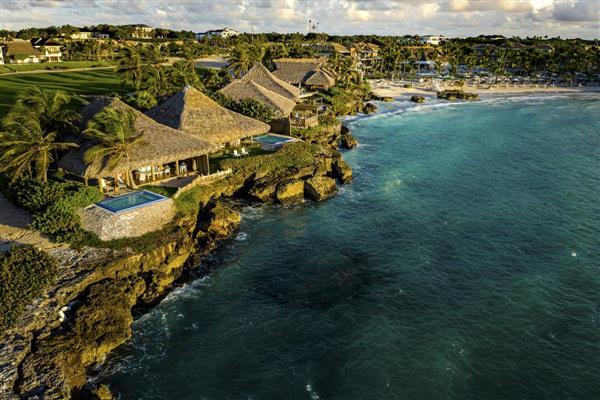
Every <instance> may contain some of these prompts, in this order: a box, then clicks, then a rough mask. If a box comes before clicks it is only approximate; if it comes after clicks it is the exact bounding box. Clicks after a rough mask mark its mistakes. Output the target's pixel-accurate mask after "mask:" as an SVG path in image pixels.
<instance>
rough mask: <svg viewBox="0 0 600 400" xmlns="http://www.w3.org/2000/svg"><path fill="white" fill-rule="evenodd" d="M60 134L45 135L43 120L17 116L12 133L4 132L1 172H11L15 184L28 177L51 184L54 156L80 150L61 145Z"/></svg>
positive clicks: (0, 136) (0, 140) (1, 134)
mask: <svg viewBox="0 0 600 400" xmlns="http://www.w3.org/2000/svg"><path fill="white" fill-rule="evenodd" d="M57 137H58V132H57V131H50V132H48V131H44V129H42V123H41V121H40V116H39V115H36V114H34V113H24V114H20V115H18V116H15V117H14V118H13V119H12V121H11V124H10V130H9V131H7V132H0V148H1V149H2V152H1V153H2V155H1V156H0V172H8V173H9V174H10V175H11V176H12V180H13V181H14V180H15V179H17V178H19V177H21V176H23V175H25V174H27V175H29V177H33V176H34V175H35V177H36V178H38V179H40V180H42V181H43V182H47V181H48V168H49V167H50V164H51V163H52V161H54V157H53V155H52V154H53V153H55V152H57V151H58V150H66V149H69V148H74V147H77V145H76V144H75V143H68V142H57V141H56V140H57Z"/></svg>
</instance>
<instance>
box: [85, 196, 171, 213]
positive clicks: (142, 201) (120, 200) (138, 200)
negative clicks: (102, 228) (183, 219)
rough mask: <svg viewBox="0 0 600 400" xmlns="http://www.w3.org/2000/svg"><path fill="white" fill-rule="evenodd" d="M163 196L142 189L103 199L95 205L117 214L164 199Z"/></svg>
mask: <svg viewBox="0 0 600 400" xmlns="http://www.w3.org/2000/svg"><path fill="white" fill-rule="evenodd" d="M166 199H167V198H166V197H165V196H161V195H160V194H156V193H152V192H148V191H146V190H143V191H141V192H134V193H129V194H126V195H123V196H119V197H113V198H110V199H107V200H103V201H101V202H100V203H96V205H97V206H98V207H100V208H103V209H105V210H107V211H110V212H112V213H115V214H118V213H121V212H123V211H129V210H132V209H134V208H140V207H145V206H147V205H150V204H154V203H158V202H160V201H163V200H166Z"/></svg>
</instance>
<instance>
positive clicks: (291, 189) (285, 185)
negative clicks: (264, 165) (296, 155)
mask: <svg viewBox="0 0 600 400" xmlns="http://www.w3.org/2000/svg"><path fill="white" fill-rule="evenodd" d="M277 201H278V202H279V203H281V204H283V205H285V206H292V205H297V204H301V203H302V202H303V201H304V181H302V180H300V179H288V180H285V181H282V182H280V183H279V185H277Z"/></svg>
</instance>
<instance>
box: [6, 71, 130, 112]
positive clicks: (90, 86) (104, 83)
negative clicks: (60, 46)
mask: <svg viewBox="0 0 600 400" xmlns="http://www.w3.org/2000/svg"><path fill="white" fill-rule="evenodd" d="M31 86H39V87H42V88H44V89H50V90H57V89H61V90H64V91H66V92H69V93H73V94H80V95H89V94H110V93H120V94H124V93H127V92H128V91H129V90H128V89H127V88H123V87H121V86H120V84H119V81H118V80H117V77H116V75H115V72H114V71H113V70H107V69H104V70H99V71H82V72H57V73H48V74H44V73H40V74H23V75H18V74H17V75H8V76H1V75H0V117H2V116H4V115H5V114H6V113H7V112H8V111H9V110H10V107H11V106H12V105H13V104H14V102H15V99H16V97H17V95H18V94H19V93H20V92H21V91H23V90H25V89H27V88H28V87H31Z"/></svg>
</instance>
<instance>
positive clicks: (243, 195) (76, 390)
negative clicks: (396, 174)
mask: <svg viewBox="0 0 600 400" xmlns="http://www.w3.org/2000/svg"><path fill="white" fill-rule="evenodd" d="M306 139H307V140H306V142H299V143H295V144H291V145H288V146H286V147H284V148H283V149H281V150H279V151H278V152H277V153H275V154H274V155H273V157H277V159H276V160H277V162H273V163H272V164H269V163H268V162H266V160H267V159H261V160H260V162H256V163H254V164H253V163H248V162H246V164H244V163H243V162H244V161H242V160H233V161H232V163H233V165H232V166H233V167H235V171H236V172H235V173H234V174H232V175H231V176H229V177H227V178H226V179H223V180H221V181H219V182H217V183H215V184H213V185H210V187H207V188H206V189H204V191H203V192H201V194H200V195H199V196H198V197H197V198H196V199H197V201H198V205H197V209H196V210H194V212H193V213H191V214H189V215H187V216H182V215H180V216H179V217H178V218H177V219H176V220H174V221H173V223H172V224H171V225H170V227H169V228H167V229H166V230H165V232H164V237H162V238H161V242H160V243H155V245H154V246H153V247H152V248H151V249H149V251H145V252H140V251H133V250H132V249H130V248H126V249H124V250H111V249H98V248H84V249H81V250H74V249H64V248H63V249H59V250H56V251H55V252H53V253H51V255H52V256H53V257H55V258H56V259H57V260H59V262H60V274H59V276H60V278H59V280H58V282H56V284H55V285H54V286H53V287H52V288H51V289H50V290H49V291H48V292H47V294H46V295H45V296H44V297H43V298H41V299H38V300H36V302H35V304H32V305H30V306H29V307H28V309H27V311H26V313H25V315H23V316H22V318H21V320H20V321H19V323H18V324H17V326H15V327H13V328H12V329H10V330H8V331H5V332H3V333H2V336H1V337H0V382H1V385H0V399H7V400H17V399H52V400H54V399H56V400H58V399H102V400H108V399H113V398H115V397H114V394H113V393H111V391H110V389H109V388H108V387H106V386H97V385H96V384H94V383H93V380H90V379H89V377H90V376H92V375H94V371H97V370H98V368H101V366H102V363H103V361H104V360H105V357H106V356H107V354H108V353H110V352H111V351H112V350H113V349H115V348H116V347H118V346H119V345H121V344H122V343H124V342H125V341H126V340H127V339H128V338H129V337H130V336H131V324H132V322H133V320H134V315H136V314H139V312H141V311H143V310H145V309H148V308H149V307H152V306H153V305H155V304H157V303H158V302H159V301H160V300H161V299H162V298H164V296H165V295H166V294H167V293H169V292H170V291H171V290H172V289H173V288H174V287H176V286H177V285H178V284H181V283H182V282H185V281H186V280H188V279H189V276H190V272H192V271H193V270H194V269H197V268H198V266H199V265H200V260H201V259H202V257H204V256H205V255H207V254H208V253H210V252H211V251H213V250H214V249H215V248H216V247H217V246H218V245H219V243H220V242H221V241H223V240H225V239H227V238H229V237H230V236H231V235H232V234H233V233H234V232H235V231H236V230H237V228H238V226H239V223H240V220H241V215H240V213H239V212H238V211H237V210H236V209H235V207H232V206H231V205H230V203H231V202H229V201H228V200H229V199H241V200H243V201H244V202H250V203H254V204H280V205H282V206H295V205H299V204H301V203H303V202H305V201H323V200H326V199H329V198H331V197H333V196H335V194H336V192H337V184H346V183H348V182H350V181H351V179H352V170H351V168H350V167H349V166H348V165H347V164H346V163H345V161H344V160H343V158H342V155H341V153H340V152H339V151H338V149H339V147H340V146H342V147H344V148H352V147H354V146H356V140H355V139H354V138H353V137H352V134H351V133H350V131H349V130H348V129H347V128H345V127H343V126H342V125H341V123H339V122H337V123H336V124H334V125H332V126H329V127H327V134H323V132H320V134H317V135H314V136H313V138H312V139H311V138H308V137H307V138H306ZM292 154H293V155H294V157H292ZM297 154H302V155H303V156H302V157H298V156H297ZM261 157H264V156H261ZM288 159H289V160H288Z"/></svg>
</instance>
